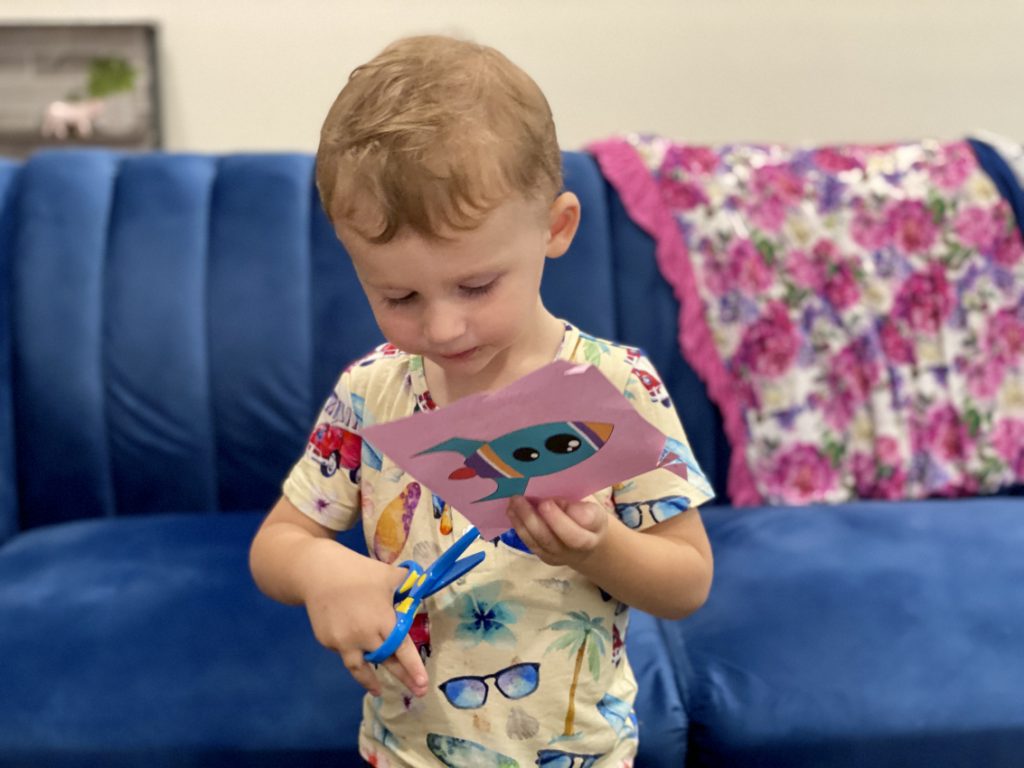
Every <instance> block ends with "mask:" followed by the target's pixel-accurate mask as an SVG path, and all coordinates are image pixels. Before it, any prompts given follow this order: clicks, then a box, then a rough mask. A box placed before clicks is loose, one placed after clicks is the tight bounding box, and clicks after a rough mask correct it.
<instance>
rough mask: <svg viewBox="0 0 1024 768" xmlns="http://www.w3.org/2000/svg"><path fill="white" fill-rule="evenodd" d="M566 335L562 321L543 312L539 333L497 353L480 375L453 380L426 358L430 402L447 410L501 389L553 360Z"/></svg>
mask: <svg viewBox="0 0 1024 768" xmlns="http://www.w3.org/2000/svg"><path fill="white" fill-rule="evenodd" d="M564 335H565V326H564V324H563V323H562V321H561V320H559V319H558V318H556V317H555V316H554V315H552V314H550V313H549V312H547V310H544V313H543V317H541V318H540V319H539V321H538V325H537V328H536V330H534V331H533V332H531V333H530V334H528V335H526V338H524V339H523V340H522V343H521V344H520V345H516V346H513V347H510V348H508V349H505V350H503V351H502V352H500V353H498V355H497V356H496V357H495V358H494V359H493V360H491V362H490V363H489V364H488V365H487V367H486V368H485V369H483V370H482V371H480V372H479V373H478V374H475V375H473V376H460V377H458V378H453V377H452V376H449V375H448V374H446V373H445V371H444V369H443V368H441V367H440V366H438V365H435V364H434V363H433V362H431V361H430V360H427V359H426V358H424V360H423V374H424V376H425V377H426V380H427V387H428V388H429V390H430V396H431V399H432V400H433V401H434V402H435V403H436V404H437V405H438V406H445V405H449V404H450V403H453V402H455V401H456V400H461V399H462V398H464V397H469V396H470V395H475V394H479V393H481V392H493V391H494V390H497V389H501V388H502V387H504V386H507V385H509V384H511V383H512V382H513V381H516V380H517V379H520V378H522V377H523V376H525V375H526V374H528V373H533V372H534V371H536V370H537V369H538V368H541V367H543V366H545V365H547V364H548V363H550V362H551V361H552V360H554V359H555V355H557V354H558V350H559V348H560V347H561V344H562V339H563V337H564Z"/></svg>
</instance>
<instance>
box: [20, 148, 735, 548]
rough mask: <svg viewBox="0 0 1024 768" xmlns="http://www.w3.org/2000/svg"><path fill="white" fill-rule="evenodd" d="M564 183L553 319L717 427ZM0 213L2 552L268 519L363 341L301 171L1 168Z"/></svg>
mask: <svg viewBox="0 0 1024 768" xmlns="http://www.w3.org/2000/svg"><path fill="white" fill-rule="evenodd" d="M565 168H566V185H567V188H569V189H571V190H573V191H574V192H575V193H576V194H577V195H579V197H580V199H581V201H582V206H583V218H582V226H581V231H580V233H579V236H578V238H577V240H576V242H575V243H574V245H573V247H572V250H571V251H570V252H569V253H568V254H567V255H566V256H564V257H563V258H561V259H558V260H555V261H553V262H549V266H548V269H547V271H546V274H545V279H544V286H543V293H544V297H545V300H546V302H547V304H548V306H549V308H551V310H552V311H553V312H555V313H556V314H558V315H560V316H562V317H565V318H567V319H569V320H571V321H572V322H575V323H577V324H579V325H580V326H581V327H582V328H584V329H585V330H587V331H588V332H590V333H593V334H595V335H599V336H605V337H611V338H617V339H621V340H623V341H628V342H629V343H632V344H636V345H638V346H641V347H643V348H644V349H646V350H647V351H648V352H649V353H650V354H651V355H652V357H653V358H654V359H655V363H656V364H657V365H658V366H659V368H660V369H661V370H662V373H663V375H664V377H665V378H666V379H667V380H668V381H667V383H668V384H669V389H670V391H671V392H672V393H673V394H674V396H675V397H676V398H677V399H678V398H683V399H684V400H685V401H687V402H681V403H680V405H681V407H682V409H683V410H684V413H685V414H686V419H687V426H688V428H689V430H690V431H691V433H693V434H692V435H691V437H692V438H693V439H694V442H695V443H699V442H700V440H703V439H704V438H703V437H701V433H702V432H703V431H705V430H709V431H708V434H709V435H710V436H713V435H715V434H717V433H716V432H715V429H716V425H715V419H716V414H715V413H714V410H713V409H712V408H711V407H710V406H709V405H708V404H707V401H706V398H705V399H704V400H703V402H700V400H699V399H700V398H702V397H703V391H702V388H701V387H700V386H699V384H698V383H697V382H696V380H695V379H694V378H693V376H692V372H690V371H689V368H688V367H687V366H686V365H685V363H683V362H682V360H681V359H680V358H679V355H678V351H677V350H678V348H677V347H676V345H675V322H676V318H675V311H676V310H675V306H676V305H675V303H674V300H673V298H672V297H671V295H670V293H668V289H667V287H666V286H665V284H664V283H663V282H662V281H661V280H660V278H659V277H658V275H657V273H656V271H655V269H654V264H653V259H652V257H651V249H652V245H651V242H650V240H649V238H647V237H646V235H644V234H643V233H641V232H640V231H639V230H637V229H636V228H635V227H633V226H632V225H631V224H630V223H629V222H628V220H627V219H626V218H625V216H624V214H623V212H622V210H621V205H620V204H619V203H618V200H617V198H615V197H614V195H613V194H611V193H610V192H609V188H608V187H607V186H606V185H605V183H604V181H603V179H602V178H601V176H600V174H599V173H598V171H597V167H596V165H595V163H594V162H593V160H592V159H591V158H590V157H589V156H587V155H585V154H582V153H572V152H567V153H565ZM0 200H2V202H3V213H2V217H0V238H2V239H0V243H2V249H0V274H2V277H3V279H2V281H0V375H2V380H0V540H2V538H3V536H4V535H9V534H10V533H12V532H13V531H14V530H16V529H22V528H30V527H34V526H38V525H43V524H49V523H56V522H61V521H65V520H68V519H74V518H79V517H96V516H110V515H138V514H151V513H160V512H197V513H214V512H222V511H236V510H253V509H265V508H268V507H269V506H270V505H271V504H272V503H273V501H274V500H275V499H276V497H277V494H278V492H279V487H280V483H281V481H282V479H283V476H284V474H285V472H286V471H287V469H288V467H289V466H290V465H291V463H292V462H293V461H294V460H295V459H296V458H297V456H298V455H299V454H300V452H301V450H302V447H303V443H304V440H305V437H306V434H307V431H308V429H309V428H310V426H311V424H312V420H313V419H314V417H315V415H316V413H317V410H318V408H319V406H320V404H321V401H322V400H323V399H324V398H325V397H326V395H327V394H328V392H329V391H330V388H331V386H332V384H333V382H334V380H335V377H336V376H337V374H338V372H339V371H340V369H341V368H342V367H343V366H344V365H345V364H346V363H347V362H349V361H350V360H352V359H354V358H355V357H357V356H359V355H361V354H363V353H364V352H365V351H367V350H368V349H369V348H370V347H371V346H372V345H374V344H376V343H379V342H380V341H381V338H380V335H379V332H378V330H377V328H376V326H375V324H374V322H373V318H372V315H371V313H370V310H369V307H368V306H367V304H366V301H365V299H364V297H363V295H362V293H361V291H360V290H359V286H358V283H357V282H356V278H355V274H354V272H353V270H352V267H351V265H350V263H349V260H348V257H347V255H346V254H345V252H344V250H343V249H342V247H341V245H340V244H339V243H338V242H337V240H336V239H335V237H334V234H333V232H332V231H331V229H330V225H329V224H328V222H327V220H326V217H325V216H324V215H323V212H322V211H321V209H320V205H319V203H318V200H317V198H316V193H315V188H314V185H313V158H312V157H311V156H310V155H307V154H265V155H240V154H237V155H223V156H206V155H182V154H162V153H152V154H142V155H125V154H118V153H112V152H108V151H104V150H81V151H59V152H44V153H40V154H38V155H35V156H34V157H33V158H31V159H30V160H28V161H27V162H25V163H24V164H22V163H15V162H0ZM717 429H718V432H719V433H720V427H717ZM698 437H699V438H700V439H699V440H698ZM697 449H698V458H702V460H703V461H704V462H705V464H710V465H711V466H709V467H708V468H709V469H710V470H711V471H712V472H714V471H715V466H717V465H719V464H720V463H721V462H722V461H723V457H722V456H720V455H717V454H720V453H721V445H717V444H715V443H714V440H712V441H711V442H708V445H707V447H701V446H700V445H698V446H697ZM721 466H722V467H724V466H725V464H721Z"/></svg>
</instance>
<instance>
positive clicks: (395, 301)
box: [384, 293, 416, 307]
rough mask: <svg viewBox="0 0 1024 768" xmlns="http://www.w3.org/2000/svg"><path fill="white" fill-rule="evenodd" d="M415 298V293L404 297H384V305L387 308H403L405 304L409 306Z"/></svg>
mask: <svg viewBox="0 0 1024 768" xmlns="http://www.w3.org/2000/svg"><path fill="white" fill-rule="evenodd" d="M415 298H416V294H415V293H407V294H406V295H405V296H399V297H397V298H394V297H392V296H385V297H384V303H385V304H387V305H388V306H389V307H404V306H406V305H407V304H411V303H412V301H413V299H415Z"/></svg>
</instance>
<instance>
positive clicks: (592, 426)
mask: <svg viewBox="0 0 1024 768" xmlns="http://www.w3.org/2000/svg"><path fill="white" fill-rule="evenodd" d="M583 423H584V424H586V425H587V429H589V430H590V431H591V432H593V433H594V434H595V435H597V436H598V437H600V438H601V443H602V445H603V444H604V443H607V442H608V438H609V437H611V436H612V430H613V429H615V426H614V425H613V424H606V423H605V422H603V421H585V422H583Z"/></svg>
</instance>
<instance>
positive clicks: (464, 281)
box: [339, 195, 579, 380]
mask: <svg viewBox="0 0 1024 768" xmlns="http://www.w3.org/2000/svg"><path fill="white" fill-rule="evenodd" d="M566 206H568V207H569V209H570V210H569V211H568V214H566V213H565V211H563V210H562V209H563V208H564V207H566ZM578 209H579V204H578V201H576V199H575V196H572V195H563V196H562V197H560V198H559V200H558V201H556V202H555V204H554V205H553V206H552V207H551V208H550V210H549V209H548V206H547V205H545V204H543V203H538V202H537V201H527V200H524V199H519V198H516V199H513V200H510V201H508V202H506V203H503V204H502V205H500V206H499V207H497V208H495V209H494V210H493V211H492V212H491V213H490V214H489V215H488V216H487V217H486V218H485V219H484V221H483V223H482V224H481V225H480V226H479V227H477V228H476V229H473V230H470V231H466V232H451V233H447V234H449V235H450V238H446V239H444V240H436V239H429V238H425V237H423V236H421V235H418V234H416V233H415V232H411V231H405V232H400V233H399V234H398V235H397V236H396V237H395V238H394V239H393V240H391V241H390V242H388V243H384V244H380V245H376V244H373V243H370V242H368V241H366V240H365V239H363V238H360V237H359V236H358V235H355V234H354V233H352V232H350V231H348V230H346V229H345V228H344V225H341V226H340V227H339V236H340V237H341V238H342V240H343V241H344V243H345V245H346V247H347V249H348V251H349V253H350V255H351V256H352V261H353V263H354V265H355V269H356V273H357V274H358V276H359V280H360V282H361V283H362V286H363V289H364V291H365V292H366V295H367V298H368V299H369V301H370V306H371V308H372V309H373V313H374V316H375V317H376V320H377V324H378V325H379V326H380V329H381V332H382V333H383V334H384V336H385V338H387V340H388V341H390V342H391V343H392V344H394V345H395V346H397V347H398V348H399V349H402V350H404V351H406V352H408V353H411V354H419V355H422V356H423V357H425V358H427V359H428V360H430V361H431V362H432V363H434V364H435V365H436V366H437V367H439V368H440V369H442V370H443V371H444V374H445V376H446V377H449V378H456V379H458V378H463V379H466V380H471V379H474V378H477V377H481V376H483V377H490V376H493V375H495V374H496V375H499V376H500V374H501V372H502V371H503V370H505V369H508V368H513V367H514V366H516V365H517V364H518V363H519V362H521V361H522V360H524V359H526V358H527V357H528V356H531V355H535V354H537V353H538V352H539V351H540V350H538V349H536V348H535V347H536V346H537V345H539V344H540V343H542V340H543V339H544V338H548V339H549V338H550V333H547V335H546V336H545V333H544V332H545V331H550V322H551V320H552V318H551V316H550V315H549V314H548V313H547V311H546V310H545V309H544V306H543V304H542V303H541V299H540V281H541V273H542V271H543V266H544V260H545V258H547V257H549V256H551V257H554V256H560V255H561V254H562V253H564V251H565V249H566V248H567V247H568V241H571V239H572V234H573V233H574V232H575V224H576V221H577V220H578ZM567 217H568V218H569V219H570V221H569V226H568V227H566V224H565V219H566V218H567ZM567 230H568V231H567ZM566 234H568V241H566Z"/></svg>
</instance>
